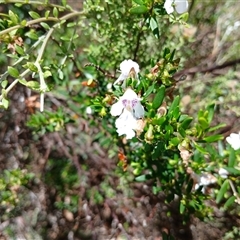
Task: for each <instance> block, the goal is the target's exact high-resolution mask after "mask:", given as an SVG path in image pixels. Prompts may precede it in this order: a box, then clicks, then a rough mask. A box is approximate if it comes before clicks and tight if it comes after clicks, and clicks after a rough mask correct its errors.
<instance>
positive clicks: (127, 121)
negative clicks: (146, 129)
mask: <svg viewBox="0 0 240 240" xmlns="http://www.w3.org/2000/svg"><path fill="white" fill-rule="evenodd" d="M115 126H116V128H117V133H118V135H119V136H121V135H124V134H126V139H132V138H133V137H134V136H135V132H134V130H135V129H136V126H137V120H136V118H134V117H133V115H132V113H131V112H129V111H128V110H127V109H124V110H123V113H122V114H121V116H120V117H119V118H118V119H117V120H116V122H115Z"/></svg>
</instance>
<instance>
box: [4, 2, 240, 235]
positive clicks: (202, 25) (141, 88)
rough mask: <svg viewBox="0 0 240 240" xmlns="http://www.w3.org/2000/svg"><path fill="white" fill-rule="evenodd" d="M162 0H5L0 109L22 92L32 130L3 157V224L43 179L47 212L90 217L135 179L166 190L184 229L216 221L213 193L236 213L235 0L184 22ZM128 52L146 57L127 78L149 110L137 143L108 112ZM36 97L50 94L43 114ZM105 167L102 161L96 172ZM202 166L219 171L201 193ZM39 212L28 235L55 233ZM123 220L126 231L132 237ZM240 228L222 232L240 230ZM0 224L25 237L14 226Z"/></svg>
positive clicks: (195, 6)
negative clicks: (10, 160)
mask: <svg viewBox="0 0 240 240" xmlns="http://www.w3.org/2000/svg"><path fill="white" fill-rule="evenodd" d="M68 4H69V5H68ZM163 4H164V1H150V0H145V1H143V0H135V1H125V2H124V3H123V2H122V1H118V0H113V1H111V0H109V1H90V0H89V1H84V3H83V6H81V7H80V5H79V6H78V5H77V6H74V4H73V6H70V5H72V4H71V3H70V2H69V3H67V2H66V1H62V2H61V3H58V4H53V3H51V2H48V1H45V2H39V1H29V2H27V3H26V2H24V1H6V2H5V1H1V8H2V10H3V11H2V12H3V13H1V19H0V41H1V45H0V48H1V52H2V54H1V55H0V62H1V65H2V69H1V74H2V75H1V78H0V81H1V87H2V88H1V96H0V100H1V107H2V108H3V109H4V110H1V114H2V115H1V118H2V119H6V120H8V119H11V114H12V113H11V114H10V111H11V109H12V108H13V107H12V105H13V106H14V105H17V107H16V108H17V109H18V110H19V111H20V108H19V106H18V105H19V104H20V103H19V102H18V101H17V100H16V99H17V97H15V98H14V95H15V94H16V96H19V97H20V96H24V99H25V101H24V103H25V105H24V109H25V110H27V111H28V112H27V115H26V118H24V120H23V122H22V123H21V127H23V126H24V127H26V126H27V127H28V130H27V131H29V132H28V133H29V136H30V144H29V145H28V144H26V145H24V148H23V150H22V153H23V156H22V157H20V158H19V159H18V160H17V161H19V162H20V164H17V167H14V164H13V165H12V166H9V165H8V167H6V166H7V164H6V162H7V158H6V159H5V160H4V161H3V164H2V166H1V167H2V169H5V170H4V171H3V173H2V174H1V179H0V180H1V181H0V189H1V193H0V202H1V212H3V213H4V214H1V222H6V221H7V220H8V219H10V218H15V217H17V216H20V215H21V214H22V212H21V209H22V208H26V209H27V208H29V207H30V206H31V204H32V203H31V200H27V201H25V200H26V198H25V196H24V194H25V193H27V192H31V193H34V194H35V192H36V188H37V186H41V187H43V186H44V187H46V188H47V189H48V190H49V195H48V197H49V198H52V200H51V201H50V202H48V201H47V202H46V203H45V204H46V206H45V207H44V208H45V209H47V210H45V211H46V214H47V212H48V211H52V214H53V215H54V214H56V215H57V214H59V213H60V214H61V216H63V217H65V218H66V219H68V220H69V222H74V221H78V220H79V218H81V217H83V215H84V214H83V213H82V212H84V211H86V209H85V210H84V206H86V205H84V203H85V204H86V202H87V203H88V204H89V206H91V207H92V208H93V209H95V208H97V209H98V208H101V207H102V206H104V207H106V204H107V201H108V199H114V198H115V197H116V196H118V194H119V192H120V193H121V197H123V198H125V197H126V198H131V197H134V191H133V189H132V184H138V183H137V182H140V184H142V185H143V186H144V185H147V186H148V187H149V188H150V189H151V191H150V192H151V193H149V194H153V195H155V196H156V197H159V195H161V194H162V195H161V198H160V197H159V198H158V201H159V202H161V201H162V202H163V203H164V204H171V203H173V202H174V203H176V205H175V211H177V214H178V219H179V222H181V223H182V224H183V225H185V226H188V224H189V222H191V219H192V218H193V217H196V218H199V219H201V220H202V221H205V222H209V219H210V220H211V219H214V218H215V214H216V211H215V212H214V208H213V206H212V205H211V204H209V201H213V202H214V204H216V206H217V209H218V211H227V212H228V213H229V214H230V215H231V216H237V215H238V209H239V206H238V205H239V196H238V195H239V192H240V189H239V187H238V185H239V171H240V169H239V150H237V151H234V150H233V149H232V148H231V147H230V146H229V145H228V144H226V141H225V137H226V136H228V135H229V134H230V133H231V132H238V131H239V126H240V124H239V114H240V112H239V104H238V103H239V100H240V99H239V94H237V93H238V92H239V84H238V81H239V67H238V65H237V63H239V59H238V58H237V57H238V52H239V41H238V37H239V34H238V32H237V29H238V28H239V21H237V13H238V10H239V9H238V8H237V7H234V6H232V5H229V3H228V2H225V3H224V4H223V3H218V2H204V3H203V2H202V1H193V2H191V3H190V8H189V19H188V14H183V15H178V14H176V13H174V14H173V15H171V16H170V15H167V13H166V11H165V9H164V8H163ZM75 8H76V10H75ZM77 9H78V10H77ZM226 13H228V15H227V16H228V17H226ZM230 13H231V14H230ZM124 59H133V60H134V61H136V62H138V64H139V65H140V68H141V72H140V76H139V78H140V84H139V85H136V83H135V81H134V79H131V78H129V79H128V81H127V86H129V87H131V88H133V89H134V90H135V91H136V92H137V93H140V94H141V97H142V99H143V100H142V104H143V106H144V108H145V112H146V113H145V118H144V121H145V122H144V124H145V126H144V128H143V132H142V133H141V134H140V135H139V136H138V137H137V138H134V139H133V140H130V141H126V140H125V139H124V138H123V137H119V136H118V135H117V133H116V129H115V119H114V118H113V117H112V116H111V115H110V108H111V105H112V104H113V103H114V102H116V99H117V98H118V97H120V96H121V95H122V94H123V91H124V89H122V88H121V87H119V86H115V87H111V88H110V89H109V84H111V85H112V83H113V82H114V81H115V80H116V79H117V77H118V76H119V73H118V69H119V64H120V63H121V62H122V61H123V60H124ZM224 64H225V65H224ZM156 66H157V68H156V69H157V70H156V71H153V69H154V67H156ZM36 95H37V96H38V95H40V96H41V97H43V96H44V99H45V105H44V111H43V112H39V110H38V108H39V101H38V100H36V99H37V98H34V99H35V100H34V99H33V100H30V97H31V96H36ZM40 104H41V101H40ZM88 107H91V109H92V111H93V113H92V114H88V113H87V111H86V110H87V108H88ZM160 110H162V111H163V112H161V111H160ZM8 113H9V114H8ZM4 126H5V125H4V124H2V129H4ZM11 144H12V143H11ZM43 149H44V150H45V151H44V150H43ZM36 153H37V154H36ZM120 153H121V154H123V155H124V159H127V160H126V161H127V162H123V161H121V158H119V154H120ZM184 153H187V157H183V155H182V154H184ZM16 154H17V151H15V152H14V154H13V155H14V156H15V155H16ZM5 161H6V162H5ZM38 164H39V165H40V166H39V169H37V168H38V167H36V165H37V166H38ZM101 165H103V166H105V167H106V168H105V169H104V170H103V172H101V171H100V172H101V173H97V170H96V169H102V167H101ZM221 167H223V168H225V169H227V171H228V172H229V176H228V178H227V179H223V178H221V177H220V176H219V174H218V170H219V169H220V168H221ZM125 168H126V169H127V171H124V170H126V169H125ZM23 173H24V174H23ZM202 174H209V176H212V177H214V179H215V182H214V184H213V186H211V187H212V188H211V191H210V193H209V194H206V193H203V191H202V190H203V188H205V186H204V185H203V186H202V187H200V188H199V189H198V190H195V189H194V186H195V184H196V182H197V181H200V180H199V179H200V178H201V176H202ZM194 176H195V178H194ZM114 179H115V180H114ZM116 179H117V180H116ZM113 182H114V183H113ZM115 182H117V185H116V183H115ZM28 190H29V191H28ZM27 195H28V194H27ZM38 196H39V195H38ZM39 201H40V200H39ZM40 204H42V203H40ZM118 204H119V206H122V205H124V204H123V203H122V202H118ZM34 206H35V205H34ZM36 209H38V210H36ZM34 211H35V212H34V214H32V215H31V217H32V218H34V219H40V221H39V224H37V220H36V221H34V224H33V228H32V229H31V231H30V230H27V229H25V232H27V233H28V234H30V236H28V237H27V239H31V236H32V234H33V235H34V233H37V235H38V236H39V239H41V237H43V239H44V237H46V236H47V237H49V238H50V239H57V237H56V236H55V237H54V234H53V233H54V230H52V229H51V230H50V231H48V229H47V227H46V225H44V224H46V223H44V221H45V220H44V215H41V214H40V213H39V206H37V207H36V206H35V210H34ZM175 211H171V210H169V212H168V216H174V212H175ZM90 215H91V214H90ZM90 215H89V214H87V213H85V216H84V217H86V218H87V217H88V218H90V217H91V216H90ZM92 215H93V214H92ZM76 219H78V220H76ZM126 219H127V218H125V220H122V224H123V225H124V224H125V225H124V228H123V229H124V230H122V232H121V233H124V234H125V235H126V236H134V234H133V233H130V230H129V229H130V226H131V224H130V223H129V221H127V220H126ZM49 221H50V220H49ZM108 221H110V222H111V221H113V217H112V218H111V217H109V219H108ZM119 221H120V220H119ZM50 222H51V221H50ZM120 222H121V221H120ZM51 224H52V225H54V224H53V223H52V222H51ZM236 227H239V225H236V226H234V225H233V226H232V231H231V229H230V230H229V229H228V232H227V230H226V231H225V232H223V233H222V236H221V237H223V239H230V237H231V236H234V237H235V236H238V235H239V231H238V232H236V230H235V229H236ZM73 229H74V227H73V226H68V227H67V228H66V230H65V231H64V233H63V235H64V234H68V233H69V232H71V231H73V232H74V234H75V235H76V236H77V235H79V236H80V238H81V236H82V232H84V231H82V230H81V231H82V232H80V233H79V232H78V233H77V231H76V229H74V230H73ZM88 230H89V229H88ZM3 232H4V234H5V235H6V236H10V237H14V236H17V234H19V233H18V232H16V231H15V230H14V227H12V226H11V225H8V226H7V227H6V228H4V229H3ZM56 232H57V231H56ZM159 232H164V231H162V230H161V229H160V230H159ZM51 233H52V234H53V235H51ZM167 233H169V234H166V233H165V232H164V233H162V236H163V239H169V238H170V237H171V235H173V237H175V238H176V239H178V237H177V235H176V232H174V231H170V230H169V232H167ZM56 234H57V233H56ZM84 234H85V232H84ZM132 234H133V235H132ZM57 235H58V234H57ZM60 235H61V234H59V235H58V236H60ZM125 235H124V236H125Z"/></svg>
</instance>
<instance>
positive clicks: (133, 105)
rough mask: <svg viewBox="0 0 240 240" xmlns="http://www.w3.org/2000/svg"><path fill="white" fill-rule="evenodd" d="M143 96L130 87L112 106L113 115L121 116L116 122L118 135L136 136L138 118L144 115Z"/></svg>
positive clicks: (129, 137)
mask: <svg viewBox="0 0 240 240" xmlns="http://www.w3.org/2000/svg"><path fill="white" fill-rule="evenodd" d="M140 101H141V98H139V97H138V96H137V94H136V93H135V92H134V91H133V90H132V89H130V88H128V89H127V90H126V91H125V93H124V94H123V95H122V96H121V97H120V98H119V100H118V102H116V103H114V104H113V105H112V107H111V112H110V113H111V115H112V116H119V118H118V119H117V120H116V122H115V126H116V128H117V132H118V135H119V136H121V135H123V134H126V138H127V139H131V138H133V137H134V136H135V131H134V130H137V129H138V124H137V119H139V118H142V117H143V116H144V108H143V106H142V105H141V103H140Z"/></svg>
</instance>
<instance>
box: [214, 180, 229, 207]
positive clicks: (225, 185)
mask: <svg viewBox="0 0 240 240" xmlns="http://www.w3.org/2000/svg"><path fill="white" fill-rule="evenodd" d="M228 187H229V181H228V179H226V180H225V181H224V182H223V184H222V186H221V188H220V190H219V192H218V194H217V198H216V203H217V204H218V203H220V202H221V200H222V199H223V196H224V194H225V193H226V192H227V190H228Z"/></svg>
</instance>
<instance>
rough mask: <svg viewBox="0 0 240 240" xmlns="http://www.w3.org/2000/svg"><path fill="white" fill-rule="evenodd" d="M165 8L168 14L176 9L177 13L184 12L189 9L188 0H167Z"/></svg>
mask: <svg viewBox="0 0 240 240" xmlns="http://www.w3.org/2000/svg"><path fill="white" fill-rule="evenodd" d="M164 8H165V10H166V12H167V14H171V13H173V12H174V9H175V10H176V12H177V13H179V14H182V13H184V12H187V10H188V1H187V0H166V1H165V3H164Z"/></svg>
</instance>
